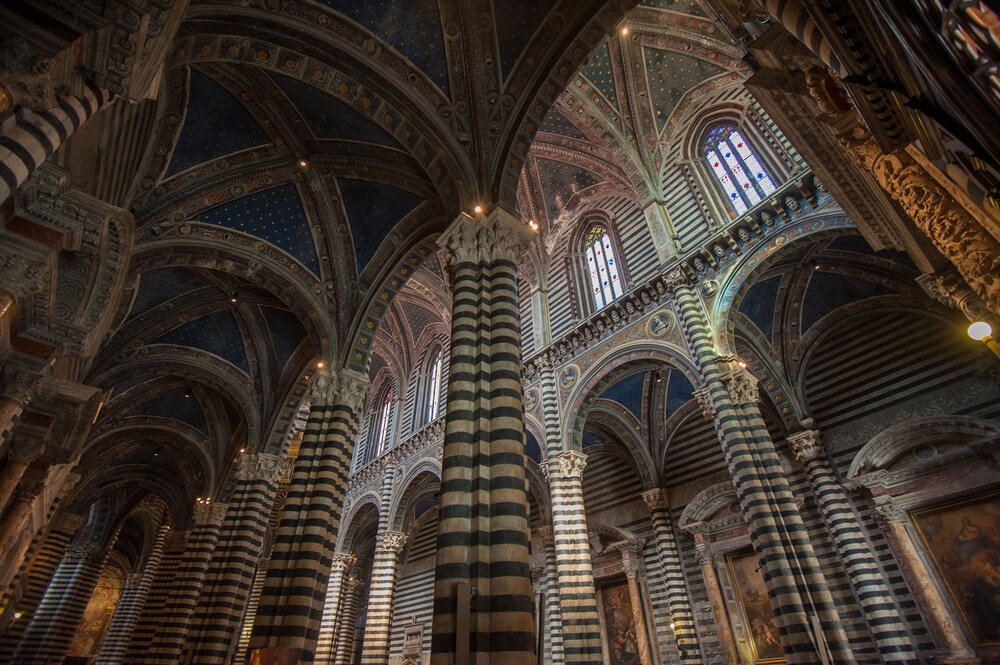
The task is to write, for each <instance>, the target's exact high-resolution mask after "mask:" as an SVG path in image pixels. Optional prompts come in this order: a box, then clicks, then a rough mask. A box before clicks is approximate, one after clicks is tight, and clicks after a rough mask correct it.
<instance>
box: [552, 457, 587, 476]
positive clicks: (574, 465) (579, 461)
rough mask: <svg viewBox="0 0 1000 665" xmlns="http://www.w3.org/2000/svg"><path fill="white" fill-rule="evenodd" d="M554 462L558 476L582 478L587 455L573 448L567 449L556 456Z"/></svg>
mask: <svg viewBox="0 0 1000 665" xmlns="http://www.w3.org/2000/svg"><path fill="white" fill-rule="evenodd" d="M556 462H557V464H558V473H559V477H560V478H567V479H568V478H583V470H584V469H585V468H586V466H587V456H586V455H584V454H583V453H580V452H577V451H575V450H567V451H566V452H564V453H562V454H560V455H559V456H558V457H556ZM550 470H551V469H550Z"/></svg>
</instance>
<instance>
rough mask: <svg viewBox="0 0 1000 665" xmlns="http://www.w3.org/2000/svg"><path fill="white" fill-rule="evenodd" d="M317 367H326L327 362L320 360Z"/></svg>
mask: <svg viewBox="0 0 1000 665" xmlns="http://www.w3.org/2000/svg"><path fill="white" fill-rule="evenodd" d="M316 367H318V368H319V369H323V368H324V367H326V363H325V362H323V361H322V360H320V361H319V362H318V363H316Z"/></svg>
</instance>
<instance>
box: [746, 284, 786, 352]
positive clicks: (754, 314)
mask: <svg viewBox="0 0 1000 665" xmlns="http://www.w3.org/2000/svg"><path fill="white" fill-rule="evenodd" d="M780 285H781V277H780V276H776V277H771V278H769V279H764V280H761V281H759V282H757V283H756V284H754V285H753V286H751V287H750V289H749V290H748V291H747V293H746V295H745V296H743V301H742V302H741V303H740V310H739V311H740V312H741V313H743V314H745V315H746V316H747V318H749V319H750V320H751V321H753V323H754V325H755V326H757V328H758V330H760V331H761V332H762V333H763V334H764V337H765V338H766V339H767V341H769V342H773V341H774V340H773V339H771V333H772V328H773V324H774V303H775V298H776V297H777V295H778V287H779V286H780Z"/></svg>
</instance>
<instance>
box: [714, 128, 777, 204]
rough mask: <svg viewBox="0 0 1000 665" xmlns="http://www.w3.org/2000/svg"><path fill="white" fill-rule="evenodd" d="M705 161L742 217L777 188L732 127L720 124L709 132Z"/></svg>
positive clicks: (747, 144)
mask: <svg viewBox="0 0 1000 665" xmlns="http://www.w3.org/2000/svg"><path fill="white" fill-rule="evenodd" d="M705 159H707V160H708V165H709V166H710V167H711V168H712V173H714V174H715V177H716V179H717V180H718V181H719V184H720V185H722V189H723V190H725V192H726V196H727V197H728V198H729V202H730V203H731V204H732V206H733V208H735V209H736V212H737V213H739V214H742V213H744V212H746V211H747V210H749V209H750V208H752V207H753V206H755V205H757V204H758V203H760V202H761V201H762V200H764V197H766V196H767V195H768V194H770V193H771V192H773V191H774V190H775V189H777V188H776V187H775V186H774V180H773V179H772V178H771V174H769V173H768V172H767V169H765V168H764V167H763V166H762V165H761V163H760V160H759V159H757V155H756V154H754V151H753V148H751V147H750V144H749V143H747V140H746V139H745V138H743V134H741V133H740V131H739V130H738V129H736V128H735V127H733V126H731V125H720V126H718V127H715V128H714V129H712V130H710V131H709V132H708V136H707V137H706V138H705Z"/></svg>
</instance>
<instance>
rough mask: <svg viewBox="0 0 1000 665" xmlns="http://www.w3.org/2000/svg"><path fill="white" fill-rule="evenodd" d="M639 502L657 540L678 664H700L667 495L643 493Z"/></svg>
mask: <svg viewBox="0 0 1000 665" xmlns="http://www.w3.org/2000/svg"><path fill="white" fill-rule="evenodd" d="M642 499H643V501H645V502H646V507H647V508H648V509H649V518H650V521H651V522H652V523H653V535H654V537H655V539H656V556H657V558H658V559H659V561H660V570H661V571H662V574H663V586H664V589H665V591H666V597H667V607H668V608H670V628H671V631H672V632H673V634H674V643H675V644H676V646H677V654H678V657H679V659H680V662H681V663H685V664H686V665H687V664H690V665H694V664H695V663H701V656H700V653H699V652H700V649H699V647H698V634H697V631H696V630H695V624H694V612H693V611H692V609H691V601H690V593H689V591H688V587H687V580H686V579H685V578H684V564H683V562H682V561H681V556H680V551H679V550H678V548H677V538H676V534H675V533H674V525H673V520H671V519H670V509H669V503H668V500H667V499H668V497H667V491H666V490H664V489H659V488H656V489H651V490H646V491H645V492H643V493H642Z"/></svg>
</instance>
